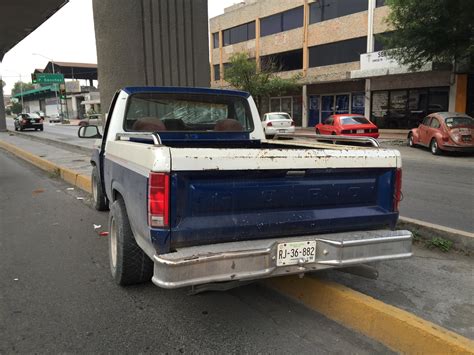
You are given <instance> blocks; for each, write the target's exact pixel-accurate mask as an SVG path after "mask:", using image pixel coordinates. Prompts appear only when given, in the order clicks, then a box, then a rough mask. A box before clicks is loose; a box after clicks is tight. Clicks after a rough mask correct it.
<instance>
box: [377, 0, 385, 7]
mask: <svg viewBox="0 0 474 355" xmlns="http://www.w3.org/2000/svg"><path fill="white" fill-rule="evenodd" d="M384 5H385V0H375V6H376V7H380V6H384Z"/></svg>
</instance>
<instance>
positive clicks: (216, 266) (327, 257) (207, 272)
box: [152, 230, 412, 288]
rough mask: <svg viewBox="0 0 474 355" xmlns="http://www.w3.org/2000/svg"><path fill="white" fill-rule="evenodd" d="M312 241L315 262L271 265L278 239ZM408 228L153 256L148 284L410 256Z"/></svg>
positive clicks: (291, 271) (221, 278)
mask: <svg viewBox="0 0 474 355" xmlns="http://www.w3.org/2000/svg"><path fill="white" fill-rule="evenodd" d="M313 240H314V241H316V260H315V261H314V262H311V263H305V264H299V265H291V266H277V263H276V255H277V248H278V244H279V243H290V242H297V241H313ZM411 247H412V234H411V232H409V231H406V230H401V231H388V230H377V231H369V232H346V233H335V234H321V235H313V236H301V237H291V238H278V239H265V240H253V241H242V242H232V243H222V244H212V245H204V246H199V247H189V248H183V249H179V250H178V251H177V252H174V253H169V254H162V255H155V256H154V258H153V261H154V264H155V266H154V275H153V279H152V281H153V283H154V284H155V285H157V286H160V287H163V288H178V287H183V286H191V285H199V284H206V283H211V282H221V281H235V280H253V279H260V278H267V277H273V276H278V275H288V274H301V273H305V272H311V271H316V270H321V269H327V268H334V267H344V266H349V265H355V264H361V263H367V262H373V261H381V260H391V259H402V258H408V257H410V256H412V251H411Z"/></svg>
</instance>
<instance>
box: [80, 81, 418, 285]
mask: <svg viewBox="0 0 474 355" xmlns="http://www.w3.org/2000/svg"><path fill="white" fill-rule="evenodd" d="M79 136H80V137H84V138H101V137H102V135H101V134H100V133H99V130H98V128H97V127H96V126H86V127H81V128H80V130H79ZM332 138H334V137H332ZM339 140H340V139H339V138H338V143H339ZM341 140H344V139H343V138H341ZM347 140H349V141H353V140H354V139H347ZM356 141H358V140H357V139H356ZM374 142H375V143H376V141H374ZM91 163H92V165H93V173H92V183H93V189H92V190H93V197H94V202H95V207H96V208H97V209H98V210H105V209H108V208H110V217H109V228H110V229H109V240H110V242H109V252H110V253H109V254H110V267H111V271H112V275H113V277H114V279H115V281H116V282H117V283H118V284H120V285H128V284H134V283H139V282H144V281H148V280H150V279H151V280H152V281H153V283H155V284H156V285H158V286H160V287H164V288H176V287H182V286H189V285H191V286H194V285H203V284H212V283H217V282H219V283H220V282H225V281H239V282H241V281H244V280H253V279H259V278H267V277H273V276H278V275H288V274H301V275H302V274H304V273H307V272H313V271H316V270H321V269H326V268H342V267H347V266H351V265H358V264H365V263H369V262H373V261H380V260H388V259H400V258H407V257H410V256H411V255H412V252H411V245H412V234H411V233H410V232H409V231H405V230H398V231H397V230H394V229H395V225H396V222H397V219H398V204H399V202H400V197H401V191H400V189H401V160H400V153H399V152H398V151H395V150H385V149H380V148H378V147H364V146H349V145H341V144H331V142H326V143H324V142H317V141H316V140H312V141H309V140H307V141H303V140H301V141H295V140H266V139H265V134H264V131H263V129H262V125H261V123H260V118H259V113H258V111H257V107H256V106H255V103H254V101H253V99H252V97H251V96H250V95H249V94H248V93H246V92H241V91H234V90H215V89H205V88H175V87H126V88H124V89H122V90H120V91H118V92H117V93H116V95H115V97H114V99H113V102H112V104H111V106H110V109H109V113H108V120H107V122H106V124H105V127H104V132H103V138H102V140H101V143H100V147H99V149H97V151H96V152H95V153H94V154H93V157H92V159H91Z"/></svg>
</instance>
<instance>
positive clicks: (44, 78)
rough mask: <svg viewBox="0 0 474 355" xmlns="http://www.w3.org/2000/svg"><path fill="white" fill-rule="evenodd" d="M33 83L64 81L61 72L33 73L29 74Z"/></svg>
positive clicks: (58, 82)
mask: <svg viewBox="0 0 474 355" xmlns="http://www.w3.org/2000/svg"><path fill="white" fill-rule="evenodd" d="M31 78H32V80H33V84H60V83H64V75H63V74H49V73H35V74H34V76H33V75H31Z"/></svg>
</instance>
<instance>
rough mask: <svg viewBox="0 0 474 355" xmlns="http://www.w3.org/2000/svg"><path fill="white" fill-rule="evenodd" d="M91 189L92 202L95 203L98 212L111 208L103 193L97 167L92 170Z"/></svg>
mask: <svg viewBox="0 0 474 355" xmlns="http://www.w3.org/2000/svg"><path fill="white" fill-rule="evenodd" d="M91 189H92V200H93V201H94V208H95V209H96V210H97V211H107V210H108V209H109V206H108V204H107V197H105V194H104V192H103V191H102V184H101V182H100V178H99V170H98V169H97V166H94V167H93V168H92V174H91Z"/></svg>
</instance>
